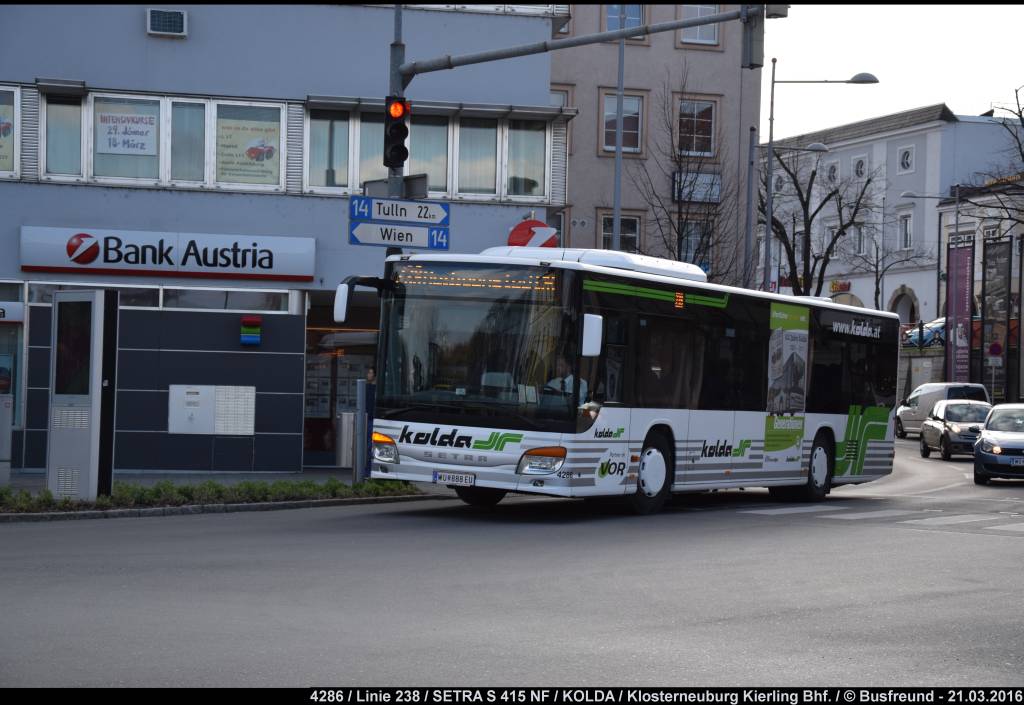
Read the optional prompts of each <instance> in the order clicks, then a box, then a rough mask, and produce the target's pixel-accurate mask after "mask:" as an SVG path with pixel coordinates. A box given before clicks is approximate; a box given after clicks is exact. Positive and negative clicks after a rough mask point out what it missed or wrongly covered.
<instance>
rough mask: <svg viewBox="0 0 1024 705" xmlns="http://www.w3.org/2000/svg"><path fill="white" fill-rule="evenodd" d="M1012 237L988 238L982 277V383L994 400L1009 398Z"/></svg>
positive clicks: (994, 401) (1000, 400)
mask: <svg viewBox="0 0 1024 705" xmlns="http://www.w3.org/2000/svg"><path fill="white" fill-rule="evenodd" d="M1012 254H1013V242H1012V241H1011V240H986V241H985V251H984V253H983V257H984V266H983V267H982V279H981V298H982V307H981V333H982V334H981V346H982V347H981V359H982V361H983V364H982V366H981V369H982V375H981V377H982V379H981V381H982V383H983V384H984V385H985V386H986V387H988V393H989V396H990V397H991V398H992V402H993V403H998V402H1004V401H1006V360H1007V353H1008V350H1007V348H1008V347H1009V343H1010V341H1009V329H1010V266H1011V262H1010V257H1011V255H1012Z"/></svg>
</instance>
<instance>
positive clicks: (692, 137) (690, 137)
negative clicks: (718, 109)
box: [679, 98, 715, 157]
mask: <svg viewBox="0 0 1024 705" xmlns="http://www.w3.org/2000/svg"><path fill="white" fill-rule="evenodd" d="M714 134H715V104H714V103H712V102H711V101H709V100H691V99H689V98H684V99H682V100H680V101H679V151H680V152H681V153H682V154H687V155H691V156H702V157H710V156H711V155H712V154H714V147H715V144H714Z"/></svg>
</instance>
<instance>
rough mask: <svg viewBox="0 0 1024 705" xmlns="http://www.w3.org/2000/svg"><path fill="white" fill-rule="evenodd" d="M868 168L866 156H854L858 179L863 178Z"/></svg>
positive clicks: (854, 173)
mask: <svg viewBox="0 0 1024 705" xmlns="http://www.w3.org/2000/svg"><path fill="white" fill-rule="evenodd" d="M867 168H868V160H867V159H866V158H865V157H854V158H853V175H854V176H856V177H857V178H858V179H863V178H864V174H865V172H866V171H867Z"/></svg>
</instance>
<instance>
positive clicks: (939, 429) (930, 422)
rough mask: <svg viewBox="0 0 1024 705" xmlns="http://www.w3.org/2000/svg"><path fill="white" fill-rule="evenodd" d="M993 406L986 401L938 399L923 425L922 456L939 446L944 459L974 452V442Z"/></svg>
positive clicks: (925, 456)
mask: <svg viewBox="0 0 1024 705" xmlns="http://www.w3.org/2000/svg"><path fill="white" fill-rule="evenodd" d="M991 409H992V405H991V404H989V403H988V402H985V401H968V400H965V399H959V400H955V401H940V402H937V403H936V404H935V406H934V407H933V408H932V413H931V414H929V416H928V418H927V419H925V420H924V423H922V424H921V457H922V458H927V457H928V456H929V455H931V454H932V449H933V448H936V449H938V451H939V453H941V455H942V459H943V460H949V459H950V458H951V457H952V456H953V454H954V453H958V454H962V455H974V442H975V441H977V440H978V434H979V433H980V432H981V424H983V423H984V422H985V417H986V416H988V412H989V410H991Z"/></svg>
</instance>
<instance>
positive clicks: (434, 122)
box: [409, 115, 448, 191]
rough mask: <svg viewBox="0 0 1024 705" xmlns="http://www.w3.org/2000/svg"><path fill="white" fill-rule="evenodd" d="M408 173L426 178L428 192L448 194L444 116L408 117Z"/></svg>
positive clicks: (446, 142) (446, 129) (446, 134)
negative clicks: (409, 121)
mask: <svg viewBox="0 0 1024 705" xmlns="http://www.w3.org/2000/svg"><path fill="white" fill-rule="evenodd" d="M409 173H410V174H426V175H427V190H428V191H447V190H448V117H447V116H445V115H413V116H412V121H411V125H410V130H409Z"/></svg>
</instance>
